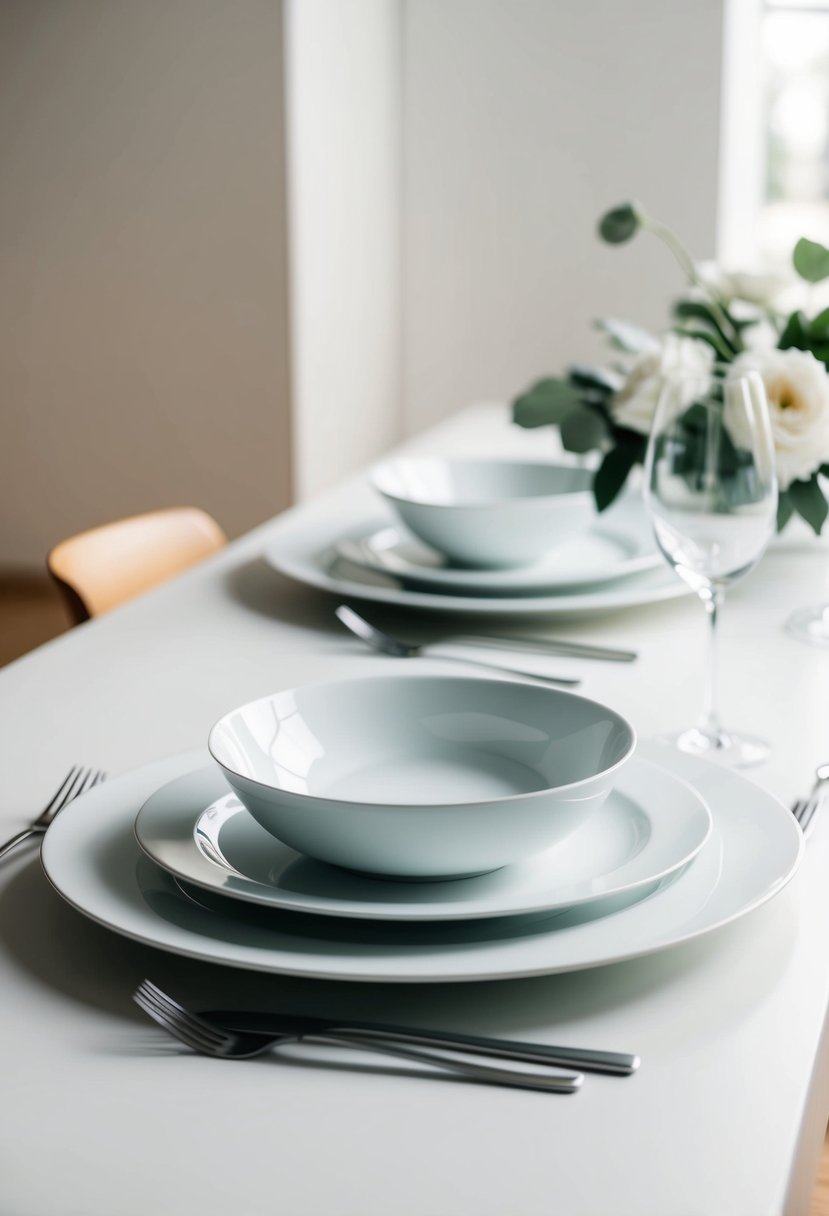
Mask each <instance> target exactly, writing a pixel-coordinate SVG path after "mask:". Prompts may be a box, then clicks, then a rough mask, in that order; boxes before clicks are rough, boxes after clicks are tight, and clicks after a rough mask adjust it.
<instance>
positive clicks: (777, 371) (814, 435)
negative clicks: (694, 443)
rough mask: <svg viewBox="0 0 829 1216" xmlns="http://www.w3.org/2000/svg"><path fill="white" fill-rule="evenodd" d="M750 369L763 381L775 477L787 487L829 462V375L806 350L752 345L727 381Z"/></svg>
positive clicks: (781, 484)
mask: <svg viewBox="0 0 829 1216" xmlns="http://www.w3.org/2000/svg"><path fill="white" fill-rule="evenodd" d="M749 371H755V372H758V373H759V374H760V377H761V379H762V381H763V384H764V385H765V389H766V396H767V397H768V402H769V416H770V418H771V433H772V438H773V439H774V452H775V463H776V465H777V479H778V481H779V483H780V489H781V490H787V489H788V488H789V486H790V485H791V483H792V482H793V481H801V480H808V478H810V477H811V476H812V474H813V473H814V471H815V469H817V468H819V467H820V465H821V464H823V463H824V462H825V461H829V374H827V372H826V368H825V367H824V365H823V364H822V363H821V362H820V360H819V359H816V358H815V356H814V355H813V354H812V353H811V351H808V350H752V351H746V352H745V354H742V355H738V357H737V358H736V359H735V360H734V362H733V363H732V364H731V366H730V368H729V369H728V376H727V380H733V379H734V378H735V377H737V376H740V375H741V374H744V373H745V372H749ZM738 434H739V428H738V426H737V429H736V430H735V431H734V436H735V438H738Z"/></svg>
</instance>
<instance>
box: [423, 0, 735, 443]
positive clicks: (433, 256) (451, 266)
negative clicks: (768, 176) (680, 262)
mask: <svg viewBox="0 0 829 1216" xmlns="http://www.w3.org/2000/svg"><path fill="white" fill-rule="evenodd" d="M722 9H723V0H405V5H404V13H405V23H404V39H403V41H404V48H405V60H404V72H403V79H404V85H405V101H404V152H405V163H404V181H405V183H406V195H405V227H404V266H405V292H404V304H403V316H404V340H403V347H404V350H405V363H404V367H405V389H404V396H405V408H406V424H407V426H408V428H409V429H412V430H417V429H420V428H421V427H423V426H424V425H426V423H427V422H429V421H430V420H432V419H435V418H438V417H440V416H442V415H444V414H446V413H447V412H450V411H452V410H455V409H459V408H460V407H461V406H463V405H466V404H468V403H469V402H470V401H474V400H481V399H486V400H498V399H501V400H507V399H509V398H510V397H511V396H512V395H513V394H514V393H515V392H516V391H517V390H518V389H520V388H521V387H523V386H524V385H525V384H526V383H527V382H528V381H529V380H530V379H532V378H535V377H537V376H540V375H542V374H545V373H549V372H555V371H558V370H560V369H561V368H562V367H563V366H564V365H565V364H566V363H568V362H571V361H578V360H579V359H582V360H583V359H585V358H588V357H592V356H593V355H594V354H595V353H596V352H597V351H599V350H601V349H603V348H602V347H601V344H600V343H599V341H598V340H597V337H596V335H595V333H594V332H593V330H592V321H593V319H594V318H595V317H597V316H614V315H615V316H623V317H629V318H630V319H632V320H637V321H639V322H640V323H641V324H646V325H662V326H663V327H664V326H666V324H667V320H668V318H667V314H666V311H665V309H666V305H667V302H668V300H669V298H670V297H671V296H672V295H675V294H677V292H678V290H680V289H681V286H682V282H681V279H680V277H679V273H678V271H677V270H676V268H675V266H674V264H673V263H672V261H671V259H670V257H669V256H668V254H667V253H666V252H665V250H664V249H662V248H661V247H658V246H657V245H656V243H655V242H654V241H653V240H650V241H649V240H647V239H645V238H643V239H641V240H638V241H636V242H634V243H633V244H632V245H631V246H628V247H625V248H622V249H609V248H608V247H607V246H604V245H601V244H600V243H599V242H598V241H597V239H596V236H595V226H596V220H597V218H598V216H599V215H600V214H601V212H602V211H604V210H606V209H607V208H608V207H609V206H611V205H612V204H614V203H617V202H621V201H623V200H625V199H628V198H631V197H632V198H636V199H639V200H640V201H641V202H642V203H643V204H644V205H645V206H646V207H647V208H648V210H649V211H650V212H651V213H652V214H654V215H656V216H658V217H659V218H661V219H663V220H664V221H665V222H667V223H669V224H672V225H673V226H674V227H675V228H676V229H677V231H679V232H680V233H682V234H683V236H684V237H685V239H686V240H687V242H688V243H689V245H690V247H691V249H692V250H693V251H694V252H695V253H696V254H697V255H698V256H700V257H704V256H707V257H711V256H713V255H714V253H715V250H716V241H715V235H716V233H715V228H716V211H717V168H718V159H717V158H718V144H719V124H720V69H721V59H722Z"/></svg>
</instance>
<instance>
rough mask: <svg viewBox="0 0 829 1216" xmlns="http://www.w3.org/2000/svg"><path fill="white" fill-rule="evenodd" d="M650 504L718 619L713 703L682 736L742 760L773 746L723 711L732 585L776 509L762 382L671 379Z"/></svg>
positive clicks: (672, 556) (689, 746)
mask: <svg viewBox="0 0 829 1216" xmlns="http://www.w3.org/2000/svg"><path fill="white" fill-rule="evenodd" d="M645 503H646V506H647V509H648V511H649V513H650V516H651V521H652V524H653V529H654V534H655V536H656V542H657V545H658V547H659V549H660V551H661V552H662V555H663V556H664V558H665V559H666V561H667V562H668V564H669V565H670V566H671V567H672V568H673V569H674V570H675V572H676V573H677V575H678V576H679V577H680V578H682V579H684V581H685V582H686V583H687V584H688V585H689V586H690V587H691V588H692V589H693V590H694V591H695V592H696V594H697V595H698V596H699V597H700V599H701V600H702V602H703V604H704V605H705V608H706V611H707V613H708V618H709V621H710V626H711V628H710V634H711V653H710V658H709V678H708V690H707V695H706V703H705V709H704V712H703V715H702V718H701V719H700V722H699V723H698V724H697V726H696V727H694V728H692V729H691V730H686V731H683V732H682V733H681V734H679V735H678V736H676V737H675V738H674V741H675V742H676V744H677V745H678V746H679V747H680V748H682V749H683V750H684V751H691V752H694V753H696V754H697V755H705V756H708V757H709V758H713V759H718V760H721V761H723V762H725V763H728V764H731V765H735V766H742V765H746V764H754V763H758V762H759V761H761V760H762V759H764V758H765V756H766V755H767V753H768V747H767V745H766V744H765V743H763V742H762V741H761V740H757V739H752V738H748V737H745V736H741V735H737V734H735V733H733V732H730V731H726V730H725V729H724V728H723V727H722V725H721V723H720V721H719V716H718V713H717V703H716V702H717V697H716V633H717V619H718V614H719V610H720V608H721V606H722V603H723V601H724V597H725V591H726V589H727V588H728V587H729V586H730V585H731V584H732V583H734V582H735V581H736V580H737V579H739V578H742V577H744V576H745V575H746V574H747V573H748V572H749V571H750V570H751V569H752V567H753V566H755V565H756V563H757V562H758V561H759V559H760V557H761V556H762V554H763V552H764V551H765V548H766V546H767V544H768V542H769V540H770V539H771V537H772V535H773V533H774V528H775V521H776V514H777V481H776V477H775V469H774V444H773V440H772V435H771V425H770V421H769V414H768V405H767V402H766V396H765V390H764V387H763V382H762V380H761V378H760V377H759V375H757V373H756V372H749V373H746V374H743V375H734V374H731V375H729V373H728V372H727V371H726V372H725V374H722V373H719V374H715V375H714V376H712V377H711V379H710V381H709V382H708V383H707V384H704V385H701V384H700V382H699V378H698V377H697V378H695V380H694V381H693V382H688V381H687V380H685V379H683V378H682V377H681V376H669V377H666V379H665V381H664V384H663V388H662V392H661V394H660V398H659V401H658V404H657V408H656V411H655V414H654V419H653V425H652V428H651V435H650V439H649V443H648V454H647V458H646V462H645Z"/></svg>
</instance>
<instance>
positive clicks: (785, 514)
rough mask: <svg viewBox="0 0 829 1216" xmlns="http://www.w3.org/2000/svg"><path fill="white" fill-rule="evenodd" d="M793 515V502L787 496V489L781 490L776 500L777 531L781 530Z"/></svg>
mask: <svg viewBox="0 0 829 1216" xmlns="http://www.w3.org/2000/svg"><path fill="white" fill-rule="evenodd" d="M793 515H794V503H793V502H792V500H791V497H790V496H789V492H788V490H781V491H780V497H779V498H778V500H777V531H778V532H782V531H783V529H784V528H785V526H786V524H787V523H788V522H789V520H790V519H791V517H792V516H793Z"/></svg>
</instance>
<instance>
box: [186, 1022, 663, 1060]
mask: <svg viewBox="0 0 829 1216" xmlns="http://www.w3.org/2000/svg"><path fill="white" fill-rule="evenodd" d="M199 1016H200V1017H201V1018H203V1019H204V1020H205V1021H207V1022H210V1023H211V1024H212V1025H214V1026H217V1027H219V1028H221V1029H223V1030H228V1031H234V1032H237V1033H244V1032H247V1033H256V1034H263V1035H267V1034H270V1035H276V1034H291V1035H296V1034H300V1035H301V1036H302V1037H305V1036H306V1035H313V1036H314V1037H316V1036H317V1035H319V1034H325V1035H328V1034H336V1035H340V1034H348V1035H360V1036H361V1037H362V1036H371V1038H372V1039H374V1038H381V1039H382V1040H383V1041H384V1042H387V1043H402V1044H404V1045H405V1044H410V1045H412V1046H415V1047H435V1048H439V1049H441V1050H443V1051H459V1052H463V1053H469V1054H472V1055H479V1056H495V1057H497V1058H499V1059H504V1060H517V1061H523V1062H524V1063H527V1064H555V1065H559V1066H560V1067H566V1068H579V1069H582V1070H583V1071H584V1072H598V1073H606V1074H608V1075H611V1076H619V1077H629V1076H631V1075H632V1074H633V1073H634V1072H636V1070H637V1068H638V1067H639V1057H638V1056H636V1055H630V1054H628V1053H627V1052H621V1051H596V1050H593V1049H591V1048H579V1047H554V1046H552V1045H548V1044H547V1043H527V1042H521V1041H520V1040H514V1039H492V1038H486V1037H484V1036H482V1035H471V1034H460V1033H458V1032H457V1031H452V1032H449V1033H446V1032H441V1031H437V1030H420V1029H416V1028H414V1027H410V1026H393V1025H389V1024H386V1023H383V1022H354V1021H348V1020H345V1021H339V1022H334V1021H332V1020H330V1019H325V1018H312V1017H307V1016H296V1015H293V1014H281V1013H249V1012H246V1011H240V1010H234V1009H209V1010H200V1011H199Z"/></svg>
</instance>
